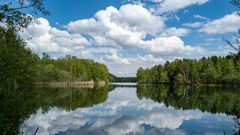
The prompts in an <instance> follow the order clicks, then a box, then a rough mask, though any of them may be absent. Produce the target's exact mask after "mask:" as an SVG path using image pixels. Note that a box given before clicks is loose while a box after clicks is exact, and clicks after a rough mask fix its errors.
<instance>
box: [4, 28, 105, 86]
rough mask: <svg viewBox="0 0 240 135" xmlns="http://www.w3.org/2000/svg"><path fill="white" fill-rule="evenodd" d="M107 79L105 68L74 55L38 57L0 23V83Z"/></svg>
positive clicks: (14, 83)
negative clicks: (54, 57) (53, 57)
mask: <svg viewBox="0 0 240 135" xmlns="http://www.w3.org/2000/svg"><path fill="white" fill-rule="evenodd" d="M89 80H93V81H100V80H101V81H108V80H109V72H108V68H107V67H106V66H105V65H104V64H101V63H97V62H94V61H93V60H86V59H79V58H77V57H74V56H66V57H64V58H59V59H52V58H51V57H50V56H49V55H48V54H46V53H44V54H43V56H42V58H40V57H39V56H38V55H36V54H35V53H33V52H32V51H31V50H30V49H27V48H26V47H25V42H23V41H22V39H21V38H20V37H19V36H18V34H17V32H16V31H15V30H14V29H11V28H9V29H5V28H3V27H0V86H11V87H12V86H14V85H17V84H31V83H33V82H54V81H89Z"/></svg>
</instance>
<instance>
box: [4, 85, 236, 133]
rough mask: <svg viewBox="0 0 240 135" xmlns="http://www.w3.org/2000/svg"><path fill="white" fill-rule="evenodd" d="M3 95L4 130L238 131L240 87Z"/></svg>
mask: <svg viewBox="0 0 240 135" xmlns="http://www.w3.org/2000/svg"><path fill="white" fill-rule="evenodd" d="M0 93H1V94H0V97H1V98H0V103H1V112H0V123H1V125H0V130H1V131H0V133H1V134H7V135H9V134H27V135H32V134H34V133H35V132H36V134H37V135H50V134H51V135H52V134H53V135H55V134H56V135H68V134H70V135H78V134H81V135H85V134H86V135H88V134H89V135H94V134H97V135H101V134H103V135H108V134H109V135H125V134H140V135H141V134H150V135H155V134H156V135H158V134H177V135H179V134H180V135H181V134H182V135H185V134H234V133H236V134H238V133H239V123H238V122H239V117H237V116H239V112H240V98H239V96H240V91H239V89H236V88H222V87H198V88H197V87H195V88H193V87H183V86H181V87H180V86H179V87H175V88H172V87H169V86H168V85H161V86H156V85H155V86H154V85H138V86H134V85H130V86H129V85H128V86H124V85H123V84H122V85H119V86H117V85H116V84H115V85H110V86H108V87H104V88H94V89H70V88H64V89H59V88H56V89H54V88H31V89H29V90H17V91H6V90H5V91H4V90H2V91H0Z"/></svg>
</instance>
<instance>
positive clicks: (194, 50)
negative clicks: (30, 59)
mask: <svg viewBox="0 0 240 135" xmlns="http://www.w3.org/2000/svg"><path fill="white" fill-rule="evenodd" d="M45 7H46V9H47V10H48V11H49V12H50V13H51V15H49V16H43V15H41V14H38V15H33V16H34V17H35V20H34V21H33V22H32V23H31V24H30V25H29V26H28V27H27V28H26V29H24V30H22V31H21V32H20V35H21V36H22V37H23V38H24V39H26V42H27V47H29V48H31V49H32V50H33V51H34V52H36V53H38V54H39V55H41V54H42V53H43V52H47V53H49V54H50V55H51V56H52V57H53V58H60V57H64V56H66V55H73V56H77V57H79V58H84V59H93V60H95V61H97V62H100V63H104V64H106V65H107V66H108V68H109V71H110V72H111V73H113V74H115V75H117V76H135V75H136V71H137V69H138V68H139V67H144V68H147V67H152V66H153V65H159V64H164V63H165V62H166V61H167V60H168V61H172V60H174V59H177V58H179V59H182V58H191V59H198V58H201V57H203V56H204V57H208V56H212V55H217V56H225V55H227V54H229V51H232V50H231V48H230V47H228V46H227V45H226V43H225V42H224V41H223V38H226V39H229V40H232V39H233V38H232V35H233V34H234V33H236V32H237V29H238V28H240V23H239V22H240V17H239V16H238V15H237V14H236V12H237V11H238V9H237V8H236V7H234V6H233V5H231V4H230V2H229V0H122V1H121V0H57V1H56V0H55V1H54V0H45Z"/></svg>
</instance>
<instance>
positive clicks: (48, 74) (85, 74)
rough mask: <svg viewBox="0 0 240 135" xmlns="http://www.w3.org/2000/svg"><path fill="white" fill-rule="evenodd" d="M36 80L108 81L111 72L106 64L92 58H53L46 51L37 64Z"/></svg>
mask: <svg viewBox="0 0 240 135" xmlns="http://www.w3.org/2000/svg"><path fill="white" fill-rule="evenodd" d="M35 70H36V76H35V81H36V82H61V81H90V80H93V81H106V82H107V81H108V80H109V72H108V68H107V67H106V66H105V65H104V64H100V63H97V62H94V61H92V60H86V59H79V58H77V57H74V56H73V57H72V56H69V55H68V56H66V57H64V58H59V59H56V60H54V59H51V57H50V56H49V55H48V54H46V53H44V54H43V57H42V58H41V59H39V62H38V64H37V65H36V68H35Z"/></svg>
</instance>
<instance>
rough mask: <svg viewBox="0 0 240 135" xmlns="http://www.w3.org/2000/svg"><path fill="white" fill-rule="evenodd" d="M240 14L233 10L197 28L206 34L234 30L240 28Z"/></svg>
mask: <svg viewBox="0 0 240 135" xmlns="http://www.w3.org/2000/svg"><path fill="white" fill-rule="evenodd" d="M239 22H240V16H239V15H238V14H237V13H236V12H234V13H232V14H230V15H226V16H224V17H222V18H220V19H216V20H213V21H210V22H208V23H206V24H204V26H203V27H202V28H201V29H199V31H200V32H205V33H208V34H224V33H228V32H236V31H237V30H238V28H240V23H239Z"/></svg>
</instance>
